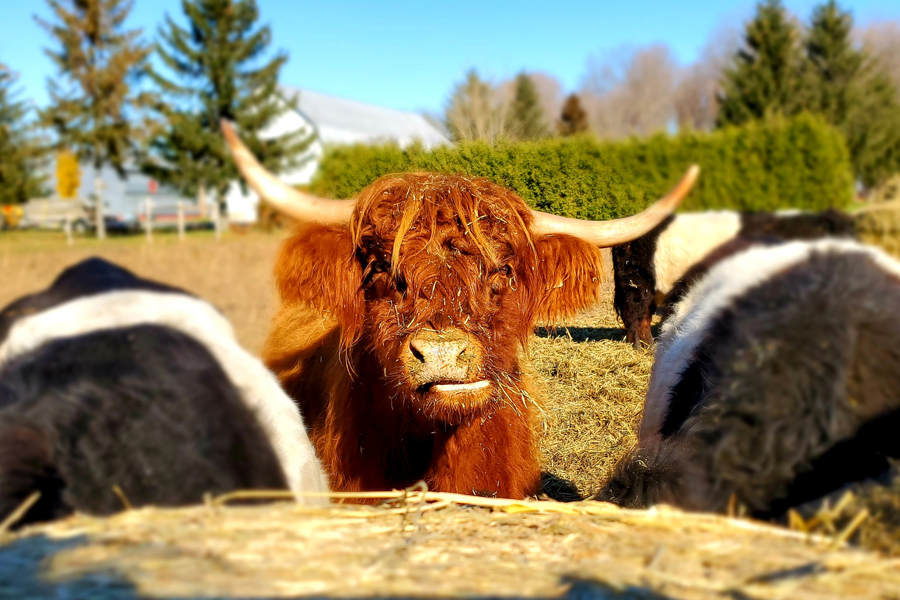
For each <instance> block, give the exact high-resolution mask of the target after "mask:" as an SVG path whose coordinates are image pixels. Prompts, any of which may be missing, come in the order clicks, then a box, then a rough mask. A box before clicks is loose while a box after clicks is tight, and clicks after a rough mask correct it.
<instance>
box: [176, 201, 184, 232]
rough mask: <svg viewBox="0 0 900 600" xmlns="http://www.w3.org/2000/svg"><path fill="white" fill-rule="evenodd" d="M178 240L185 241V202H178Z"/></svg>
mask: <svg viewBox="0 0 900 600" xmlns="http://www.w3.org/2000/svg"><path fill="white" fill-rule="evenodd" d="M177 207H178V240H179V241H184V202H182V201H181V200H179V201H178V204H177Z"/></svg>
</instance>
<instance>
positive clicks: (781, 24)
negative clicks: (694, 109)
mask: <svg viewBox="0 0 900 600" xmlns="http://www.w3.org/2000/svg"><path fill="white" fill-rule="evenodd" d="M801 64H802V53H801V49H800V46H799V32H798V31H797V28H796V27H795V26H794V24H793V23H792V22H791V20H790V18H789V16H788V14H787V13H786V11H785V9H784V6H782V4H781V1H780V0H765V2H762V3H760V4H758V5H757V9H756V15H755V17H754V18H753V20H752V21H750V22H749V23H748V24H747V28H746V31H745V34H744V45H743V47H742V48H741V49H740V50H738V52H737V53H736V54H735V56H734V58H733V60H732V63H731V65H730V66H729V67H727V68H726V69H725V72H724V73H723V79H722V90H723V91H722V93H721V94H720V95H719V117H718V125H719V126H723V125H740V124H742V123H746V122H747V121H751V120H754V119H763V118H767V117H770V116H774V115H779V114H780V115H791V114H795V113H797V112H799V110H801V108H802V99H801V98H800V96H799V92H800V88H801V81H800V68H801Z"/></svg>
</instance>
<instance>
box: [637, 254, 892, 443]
mask: <svg viewBox="0 0 900 600" xmlns="http://www.w3.org/2000/svg"><path fill="white" fill-rule="evenodd" d="M814 252H815V253H821V252H835V253H841V254H847V253H860V254H865V255H867V256H868V257H869V258H871V259H872V260H873V262H875V264H877V265H878V266H879V267H880V268H881V269H883V270H884V271H885V272H887V273H890V274H892V275H894V276H895V277H898V278H900V263H898V262H897V261H896V260H894V259H893V258H891V257H890V256H888V255H887V254H885V253H884V252H882V251H881V250H879V249H877V248H872V247H869V246H864V245H862V244H860V243H858V242H854V241H850V240H842V239H823V240H817V241H809V242H802V241H801V242H791V243H786V244H783V245H779V246H770V247H769V246H759V247H754V248H750V249H748V250H746V251H745V252H741V253H739V254H735V255H734V256H731V257H729V258H727V259H725V260H723V261H722V262H720V263H718V264H717V265H715V266H713V268H711V269H710V270H709V273H708V274H707V275H706V277H704V278H703V279H701V280H700V281H699V282H698V283H697V284H696V285H695V286H694V287H693V288H691V289H690V291H689V292H688V294H687V295H686V296H685V297H684V299H683V300H682V301H681V302H679V303H678V305H677V306H676V308H675V312H674V314H673V315H672V317H671V318H669V319H668V320H667V321H666V322H665V323H664V324H663V326H662V332H661V333H660V336H659V339H658V340H657V346H656V355H655V359H654V363H653V369H652V371H651V373H650V387H649V390H648V391H647V400H646V402H645V404H644V416H643V419H642V420H641V427H640V430H639V434H638V436H639V438H640V443H641V445H642V446H644V447H650V446H655V445H656V444H657V443H658V442H659V440H660V437H659V429H660V427H661V426H662V422H663V420H664V419H665V415H666V411H667V409H668V404H669V399H670V396H671V393H672V389H673V388H674V387H675V386H676V385H677V384H678V382H679V381H680V380H681V376H682V374H683V373H684V371H685V370H686V369H687V367H688V366H689V365H690V362H691V361H692V360H693V359H694V355H695V352H696V350H697V347H698V346H699V344H700V342H701V341H702V340H703V338H704V337H705V335H706V333H707V331H708V329H709V327H710V324H711V323H712V322H713V321H714V320H715V319H716V318H717V317H718V316H719V315H721V314H722V312H723V311H724V310H725V309H726V308H727V307H728V306H729V305H731V304H732V303H733V302H734V301H735V300H736V299H737V298H740V297H741V296H743V295H744V294H746V293H747V292H748V291H749V290H750V289H752V288H754V287H756V286H757V285H759V284H761V283H763V282H765V281H767V280H769V279H771V278H772V277H774V276H776V275H777V274H779V273H781V272H783V271H785V270H787V269H790V268H791V267H794V266H796V265H799V264H800V263H802V262H804V261H806V260H808V259H809V257H810V255H811V254H812V253H814Z"/></svg>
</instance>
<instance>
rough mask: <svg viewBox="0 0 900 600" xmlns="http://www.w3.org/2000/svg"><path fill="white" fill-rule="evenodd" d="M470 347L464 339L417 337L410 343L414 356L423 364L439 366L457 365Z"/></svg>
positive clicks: (451, 366) (450, 366) (449, 366)
mask: <svg viewBox="0 0 900 600" xmlns="http://www.w3.org/2000/svg"><path fill="white" fill-rule="evenodd" d="M468 347H469V343H468V342H467V341H464V340H452V341H442V340H426V339H421V338H416V339H414V340H412V341H411V342H410V343H409V349H410V351H412V355H413V358H415V359H416V360H418V361H419V362H421V363H423V364H426V365H427V364H430V365H434V366H435V367H439V368H453V367H456V364H457V362H458V361H459V357H460V356H462V353H463V352H465V351H466V348H468Z"/></svg>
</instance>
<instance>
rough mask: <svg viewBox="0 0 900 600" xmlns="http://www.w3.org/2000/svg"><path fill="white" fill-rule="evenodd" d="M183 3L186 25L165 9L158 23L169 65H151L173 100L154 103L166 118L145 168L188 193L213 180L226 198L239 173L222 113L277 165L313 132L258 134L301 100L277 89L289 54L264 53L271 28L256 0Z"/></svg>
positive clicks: (161, 52) (297, 155)
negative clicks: (222, 126)
mask: <svg viewBox="0 0 900 600" xmlns="http://www.w3.org/2000/svg"><path fill="white" fill-rule="evenodd" d="M181 6H182V9H183V10H184V14H185V16H186V17H187V20H188V26H187V27H181V26H179V25H178V24H177V23H176V22H175V20H174V19H172V17H171V16H169V15H166V20H165V24H164V26H163V27H161V28H160V30H159V37H160V39H161V43H159V44H157V48H156V51H157V53H158V56H159V58H160V59H161V61H162V63H163V64H164V65H165V67H166V68H167V69H168V73H164V72H161V71H159V70H155V69H151V70H150V76H151V78H152V79H153V81H154V82H156V84H157V85H158V86H159V88H160V90H161V92H162V93H163V94H165V95H166V96H167V97H170V98H172V99H173V100H174V103H172V104H161V105H159V106H157V107H156V108H157V111H158V114H159V115H160V116H161V117H162V126H161V128H160V129H159V130H158V131H157V134H156V135H155V136H154V137H153V139H152V142H151V144H150V147H151V152H152V153H153V155H154V156H153V157H152V158H151V159H150V160H148V161H147V163H146V164H145V170H146V171H147V172H148V173H150V174H151V175H153V176H154V177H156V178H158V179H160V180H161V181H164V182H167V183H170V184H172V185H174V186H175V187H177V188H178V189H180V190H182V191H184V192H186V193H195V192H196V191H197V190H198V189H203V188H212V189H214V190H215V191H216V192H217V193H218V196H219V199H220V201H221V198H222V195H223V194H224V192H225V189H226V188H227V187H228V185H229V184H230V183H231V182H232V181H238V180H240V176H239V173H238V171H237V168H236V167H235V165H234V163H233V161H232V159H231V156H230V154H229V152H228V150H227V148H226V146H225V140H224V138H223V137H222V134H221V130H220V122H221V120H222V119H227V120H229V121H233V122H234V123H235V124H236V125H237V128H238V131H239V133H240V135H241V138H242V139H243V141H244V142H245V143H246V144H247V146H248V147H249V148H250V149H251V151H253V153H254V154H255V155H256V156H257V158H258V159H259V160H260V162H262V163H263V164H264V165H265V166H266V167H267V168H268V169H270V170H272V171H273V172H275V173H277V172H279V171H283V170H286V169H292V168H295V167H297V166H299V165H300V164H301V163H302V162H303V161H304V160H305V157H304V151H305V150H306V149H307V148H308V147H309V145H310V144H311V143H312V142H313V141H314V139H315V136H314V134H313V133H312V132H308V131H305V130H299V131H293V132H290V133H286V134H284V135H282V136H279V137H266V138H265V139H262V138H261V137H260V133H261V132H262V131H263V130H265V129H266V128H267V127H268V126H270V125H271V124H272V123H273V122H274V121H275V120H276V119H277V118H278V117H279V116H281V115H282V114H284V113H285V112H287V111H288V110H291V109H295V108H296V106H295V103H293V102H290V101H288V100H286V99H285V98H283V97H282V96H281V95H280V94H279V92H278V74H279V71H280V70H281V67H282V66H284V64H285V62H286V61H287V55H285V54H283V53H278V54H276V55H275V56H274V57H272V58H270V59H269V60H265V61H264V60H263V58H264V56H265V54H266V51H267V49H268V47H269V44H270V42H271V38H272V34H271V30H270V28H269V27H268V26H259V25H258V23H257V21H258V20H259V10H258V8H257V5H256V2H255V1H254V0H182V3H181Z"/></svg>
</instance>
